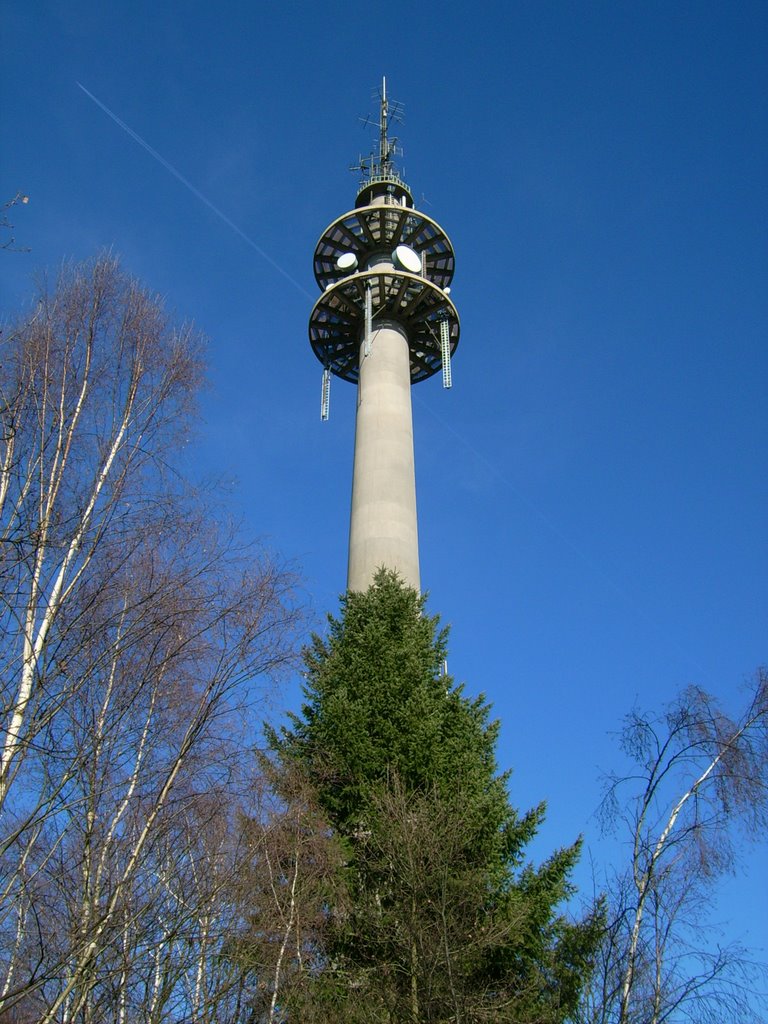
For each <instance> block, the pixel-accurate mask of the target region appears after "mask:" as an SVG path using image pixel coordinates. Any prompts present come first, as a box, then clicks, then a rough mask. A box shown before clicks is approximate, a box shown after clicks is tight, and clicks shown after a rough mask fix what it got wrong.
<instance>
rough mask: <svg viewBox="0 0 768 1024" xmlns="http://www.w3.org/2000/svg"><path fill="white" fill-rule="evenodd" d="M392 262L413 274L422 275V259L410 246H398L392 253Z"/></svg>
mask: <svg viewBox="0 0 768 1024" xmlns="http://www.w3.org/2000/svg"><path fill="white" fill-rule="evenodd" d="M392 262H393V263H394V264H396V265H397V266H400V267H402V268H403V270H407V271H409V272H410V273H411V274H420V273H421V257H420V256H419V254H418V253H417V252H414V251H413V249H412V248H411V247H410V245H398V247H397V248H396V249H395V251H394V252H393V253H392Z"/></svg>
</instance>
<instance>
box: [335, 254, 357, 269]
mask: <svg viewBox="0 0 768 1024" xmlns="http://www.w3.org/2000/svg"><path fill="white" fill-rule="evenodd" d="M356 268H357V256H355V254H354V253H353V252H343V253H342V254H341V256H339V258H338V259H337V260H336V269H337V270H355V269H356Z"/></svg>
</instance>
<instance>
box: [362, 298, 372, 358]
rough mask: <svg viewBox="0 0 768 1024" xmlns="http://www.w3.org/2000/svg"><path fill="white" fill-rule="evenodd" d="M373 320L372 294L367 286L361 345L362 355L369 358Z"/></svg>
mask: <svg viewBox="0 0 768 1024" xmlns="http://www.w3.org/2000/svg"><path fill="white" fill-rule="evenodd" d="M372 320H373V293H372V291H371V286H370V285H369V284H367V285H366V286H365V342H364V343H363V355H364V356H369V355H370V354H371V331H372V330H373V327H372Z"/></svg>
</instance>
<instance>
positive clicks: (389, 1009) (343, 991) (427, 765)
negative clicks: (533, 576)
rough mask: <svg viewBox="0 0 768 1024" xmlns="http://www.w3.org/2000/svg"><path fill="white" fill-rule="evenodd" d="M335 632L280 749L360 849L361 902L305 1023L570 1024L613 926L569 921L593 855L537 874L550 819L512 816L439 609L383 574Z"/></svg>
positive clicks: (321, 647)
mask: <svg viewBox="0 0 768 1024" xmlns="http://www.w3.org/2000/svg"><path fill="white" fill-rule="evenodd" d="M329 622H330V630H329V634H328V637H327V638H325V639H323V638H320V637H318V636H315V637H314V639H313V642H312V645H311V647H310V648H309V650H308V651H307V653H306V670H307V671H306V687H305V693H306V698H307V699H306V703H305V704H304V706H303V708H302V713H301V714H300V715H297V716H293V718H292V723H291V727H290V728H288V729H284V730H283V731H282V734H281V735H280V736H277V735H275V734H272V744H273V747H274V748H275V751H276V753H277V755H278V759H279V761H281V762H282V763H283V764H284V765H285V766H286V768H287V767H288V766H290V767H291V768H292V769H293V770H295V769H297V768H298V769H299V770H300V771H301V772H302V774H304V775H305V777H306V779H307V781H308V782H309V783H310V784H311V786H312V787H313V788H314V789H315V791H316V793H317V796H318V800H319V802H320V804H321V806H322V807H323V808H324V810H325V813H326V815H327V817H328V820H329V822H330V823H331V825H332V827H333V829H334V831H335V832H336V834H337V836H338V837H339V839H340V840H341V842H342V843H343V844H345V848H346V859H347V865H346V869H345V870H346V874H347V891H348V898H347V900H345V906H344V909H343V910H341V909H339V910H337V909H336V908H333V907H329V908H328V916H329V919H330V921H331V927H330V928H329V929H328V931H327V932H326V935H325V939H324V941H325V942H327V944H328V948H327V949H326V951H325V962H326V964H327V969H326V970H325V971H322V972H320V974H319V975H318V976H317V977H316V978H314V979H313V980H312V981H311V986H312V991H311V995H310V998H309V999H308V1001H307V1002H306V1003H305V1005H304V1009H303V1011H302V1018H303V1019H310V1014H309V1011H308V1007H310V1006H311V1007H312V1009H313V1013H314V1017H313V1018H312V1019H318V1020H325V1019H328V1020H330V1019H331V1017H332V1018H333V1019H334V1020H335V1021H356V1022H375V1024H379V1022H381V1024H422V1022H424V1024H432V1022H434V1024H437V1022H440V1024H448V1022H452V1024H475V1022H481V1021H494V1022H520V1024H523V1022H525V1024H537V1022H540V1024H555V1022H560V1021H564V1020H566V1019H567V1017H568V1014H569V1013H570V1012H571V1011H572V1010H573V1008H574V1007H575V1005H576V1002H577V999H578V995H579V992H580V989H581V986H582V983H583V981H584V979H585V977H586V976H587V975H588V972H589V968H590V963H591V958H592V955H593V951H594V948H595V945H596V943H597V939H598V933H599V925H600V915H599V911H595V913H593V914H591V915H589V916H588V917H586V918H585V919H584V920H583V921H581V922H578V923H573V922H570V921H568V920H566V918H565V917H564V916H563V915H562V908H561V904H562V902H563V901H564V900H566V899H567V898H568V897H569V896H570V895H571V893H572V887H571V885H570V883H569V874H570V871H571V869H572V867H573V864H574V862H575V860H576V858H577V856H578V843H576V844H574V845H573V846H572V847H569V848H567V849H565V850H560V851H557V852H556V853H555V854H554V855H553V856H552V857H551V858H549V859H548V860H547V861H546V862H545V863H544V864H543V865H542V866H540V867H539V868H534V867H532V866H530V865H528V864H526V857H525V850H526V847H527V845H528V843H529V842H530V841H531V839H532V838H533V836H534V834H535V832H536V829H537V827H538V825H539V823H540V821H541V819H542V816H543V806H540V807H538V808H536V809H534V810H533V811H530V812H528V813H527V814H525V815H518V814H517V812H516V811H515V810H514V809H513V808H512V807H511V806H510V804H509V801H508V797H507V778H506V777H505V776H503V775H499V774H498V771H497V765H496V759H495V753H494V751H495V745H496V739H497V733H498V723H496V722H492V721H489V708H488V705H487V704H486V703H485V702H484V700H483V699H482V698H477V699H469V698H468V697H466V696H465V695H464V693H463V691H462V687H460V686H454V684H453V682H452V680H451V679H450V677H449V676H447V675H443V674H442V667H443V665H444V663H445V658H446V642H447V630H445V629H442V630H441V629H440V627H439V623H438V619H437V618H436V617H430V616H429V615H427V614H426V612H425V599H424V597H422V596H419V595H418V594H417V593H416V592H415V591H414V590H412V589H411V588H409V587H407V586H405V585H404V584H403V583H402V582H401V581H400V579H399V578H398V577H397V575H396V574H393V573H391V572H387V571H384V570H382V571H381V572H379V573H378V575H377V576H376V579H375V581H374V584H373V585H372V586H371V587H370V589H369V590H368V591H367V592H365V593H349V594H347V595H346V597H344V598H343V599H342V614H341V616H340V617H339V618H338V619H337V618H333V617H331V618H330V619H329ZM329 1014H330V1015H331V1016H329Z"/></svg>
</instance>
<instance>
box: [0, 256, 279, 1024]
mask: <svg viewBox="0 0 768 1024" xmlns="http://www.w3.org/2000/svg"><path fill="white" fill-rule="evenodd" d="M201 369H202V364H201V348H200V340H199V338H198V337H197V336H196V335H195V333H194V332H193V331H192V330H191V329H190V328H176V327H174V326H173V325H172V324H170V323H169V322H168V321H167V319H166V317H165V315H164V313H163V311H162V307H161V305H160V303H159V302H158V300H157V299H156V298H154V297H153V296H151V295H149V294H148V293H147V292H146V291H144V290H143V289H142V288H141V287H139V286H138V285H137V284H136V283H135V282H134V281H132V280H130V279H129V278H128V277H126V276H125V275H124V274H122V273H121V272H120V270H119V268H118V266H117V264H116V262H115V261H114V260H113V259H112V258H110V257H102V258H100V259H98V260H96V261H94V262H93V263H92V264H90V265H88V266H86V267H69V268H67V269H65V271H64V272H63V273H62V275H61V278H60V279H59V281H58V283H57V286H56V288H55V289H54V290H52V291H49V290H48V289H46V288H44V289H43V290H42V291H41V294H40V297H39V301H38V304H37V307H36V309H35V311H34V313H33V314H32V315H30V316H28V317H27V318H26V319H25V320H24V321H22V322H21V323H20V324H19V325H17V326H15V327H13V328H11V329H10V330H9V331H7V332H6V333H5V340H4V342H3V352H2V377H1V378H0V588H1V589H0V599H1V601H2V604H1V605H0V625H1V626H2V638H1V639H0V659H1V661H0V664H1V666H2V672H1V673H0V1019H3V1020H6V1019H8V1020H10V1019H12V1015H15V1016H16V1017H17V1018H18V1019H24V1017H25V1016H26V1017H28V1018H29V1019H34V1020H36V1021H41V1022H43V1021H51V1022H53V1021H56V1022H61V1024H68V1022H74V1021H78V1022H82V1024H89V1022H96V1021H99V1022H101V1021H105V1020H114V1021H116V1022H117V1021H120V1022H127V1021H133V1020H137V1019H145V1020H147V1021H166V1020H179V1021H180V1020H191V1019H194V1020H196V1021H205V1020H207V1019H209V1017H208V1016H206V1014H209V1013H210V1012H213V1008H214V1005H215V1000H216V998H217V993H216V992H214V991H213V987H212V984H208V981H210V978H208V979H206V978H205V976H204V975H205V971H204V969H203V967H201V966H200V965H201V964H203V965H208V966H210V965H211V964H213V963H214V961H215V958H216V953H217V952H218V951H215V950H214V949H213V945H214V942H218V943H219V949H220V947H221V943H223V942H224V941H225V939H226V936H224V935H223V934H222V921H223V919H224V917H226V915H227V914H230V913H233V912H234V911H233V908H232V904H231V900H230V902H229V904H227V905H226V906H225V903H226V901H224V899H223V894H224V892H225V887H224V886H223V885H222V883H221V879H220V875H221V874H222V872H223V870H224V867H225V865H226V864H227V863H228V858H230V857H231V856H232V852H231V848H230V844H229V842H228V841H227V842H224V840H223V839H221V837H223V836H228V835H229V830H228V828H227V827H225V825H224V823H223V818H222V815H224V817H225V818H226V816H227V815H229V821H230V824H231V823H232V822H233V821H234V820H235V818H236V807H235V805H234V804H233V803H232V799H233V794H234V793H235V789H234V788H233V786H232V781H233V780H234V779H236V778H237V776H238V771H239V764H240V763H241V762H242V746H241V745H240V746H238V742H237V740H238V738H242V737H241V732H239V731H238V728H237V723H238V721H241V720H242V715H243V713H244V710H243V709H245V708H246V707H247V706H248V705H249V703H250V702H252V699H253V690H254V686H255V684H256V681H257V680H258V678H259V677H261V676H263V675H265V674H267V673H270V672H271V671H272V670H274V669H276V668H277V667H279V666H280V665H281V664H283V663H285V661H286V659H287V658H288V657H289V656H290V644H291V640H292V636H291V631H292V627H293V624H294V620H295V612H294V610H293V606H292V601H291V593H290V587H291V583H292V581H291V578H290V575H289V574H288V573H286V572H285V570H284V569H283V568H281V567H280V566H279V565H276V564H274V563H273V562H271V561H270V560H269V559H268V558H266V557H265V556H264V555H263V554H260V553H259V552H258V551H256V550H253V549H250V550H249V549H238V547H237V545H236V544H235V540H234V538H233V536H232V535H231V534H230V533H229V532H228V531H226V530H225V529H223V528H222V527H221V526H220V525H217V523H216V521H215V515H212V514H211V512H210V510H209V509H207V508H206V507H205V505H204V503H203V502H202V501H201V499H200V498H199V497H198V496H197V495H196V494H195V493H194V492H193V491H192V490H191V489H190V488H188V487H186V486H185V485H184V483H183V481H182V480H181V478H180V477H179V476H178V474H177V473H176V472H174V471H173V470H172V469H171V468H170V466H171V465H172V460H173V459H174V458H175V454H176V453H177V452H178V450H179V448H180V446H182V445H183V444H184V443H185V441H186V438H187V434H188V431H189V427H190V422H191V417H192V414H193V412H194V404H195V394H196V391H197V388H198V386H199V383H200V378H201ZM213 793H218V794H219V799H218V801H217V809H216V814H212V813H211V812H210V802H209V800H208V796H207V795H210V794H213ZM207 801H208V802H207ZM206 808H207V810H206ZM214 826H215V827H214ZM206 829H210V830H211V831H210V832H205V836H206V838H205V840H204V839H203V838H202V836H203V830H206ZM215 835H218V836H219V837H220V839H221V844H220V848H219V849H218V852H217V847H216V842H215V841H214V838H213V837H214V836H215ZM230 889H231V887H230ZM220 895H221V896H222V899H221V900H219V896H220ZM228 898H229V897H228ZM190 950H191V951H192V952H191V953H190ZM182 951H184V956H183V957H182V955H181V953H182ZM190 971H192V975H194V977H195V979H196V980H195V981H194V982H193V983H192V984H191V986H190V977H191V976H192V975H190ZM228 985H229V982H228ZM214 987H215V986H214ZM230 987H231V986H230ZM20 1015H21V1016H20ZM210 1019H213V1017H211V1018H210ZM217 1019H224V1018H217ZM232 1019H235V1018H232Z"/></svg>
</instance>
